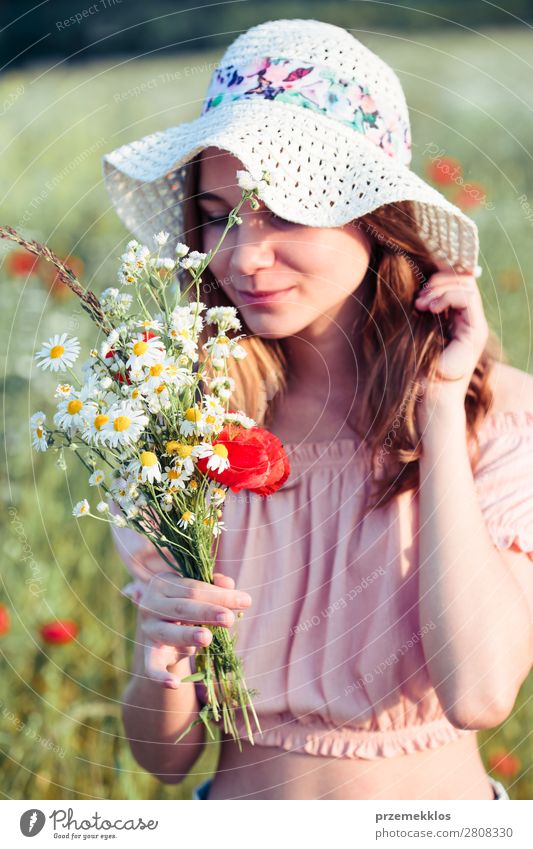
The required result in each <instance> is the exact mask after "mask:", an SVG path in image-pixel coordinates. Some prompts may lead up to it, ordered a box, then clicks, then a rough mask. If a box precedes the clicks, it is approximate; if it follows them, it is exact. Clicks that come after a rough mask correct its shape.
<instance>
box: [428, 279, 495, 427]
mask: <svg viewBox="0 0 533 849" xmlns="http://www.w3.org/2000/svg"><path fill="white" fill-rule="evenodd" d="M480 273H481V269H480V268H479V267H477V268H476V270H475V272H474V274H464V273H458V272H456V271H454V270H453V269H450V268H448V267H447V266H441V268H440V270H439V271H437V272H436V273H435V274H433V275H432V276H431V277H430V279H429V281H428V282H427V283H426V285H425V286H424V287H423V290H422V291H421V292H420V293H419V294H418V295H417V297H416V298H415V302H414V306H415V308H416V309H417V310H419V311H421V312H422V311H425V310H427V311H430V312H432V313H434V314H435V315H439V314H442V315H443V317H444V318H448V315H449V318H450V321H449V327H450V333H451V337H452V338H451V340H450V341H449V342H448V344H447V345H446V347H445V349H444V351H443V353H442V355H441V357H440V359H439V361H438V364H437V366H438V370H437V373H436V376H435V378H434V379H433V380H428V379H426V380H424V381H423V382H422V387H423V390H424V391H423V397H422V401H421V403H420V405H419V407H418V412H419V419H420V420H421V421H420V423H421V426H422V427H423V428H424V427H425V425H427V424H428V422H429V421H430V420H431V418H432V417H433V416H435V415H436V413H437V411H438V410H442V411H444V410H445V411H447V412H450V411H451V412H452V413H453V411H456V410H459V411H460V412H463V411H464V402H465V397H466V392H467V390H468V386H469V384H470V381H471V379H472V374H473V373H474V369H475V367H476V364H477V362H478V360H479V357H480V355H481V353H482V351H483V348H484V346H485V343H486V341H487V337H488V334H489V326H488V323H487V320H486V318H485V313H484V311H483V303H482V300H481V294H480V291H479V288H478V285H477V283H476V276H479V274H480ZM449 310H450V313H448V311H449Z"/></svg>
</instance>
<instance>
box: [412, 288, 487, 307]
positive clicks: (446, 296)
mask: <svg viewBox="0 0 533 849" xmlns="http://www.w3.org/2000/svg"><path fill="white" fill-rule="evenodd" d="M473 295H474V293H473V292H465V290H464V289H448V290H447V291H446V292H442V293H440V294H435V293H431V294H428V295H425V296H422V297H419V298H417V299H416V300H415V306H416V308H417V309H419V310H424V309H428V310H431V312H440V310H443V309H446V308H447V307H453V308H454V309H467V308H468V307H472V305H473V303H472V296H473Z"/></svg>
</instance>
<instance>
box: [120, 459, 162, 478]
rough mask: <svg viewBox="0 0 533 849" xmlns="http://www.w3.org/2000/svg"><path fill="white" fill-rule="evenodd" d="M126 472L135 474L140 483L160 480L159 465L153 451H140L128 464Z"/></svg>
mask: <svg viewBox="0 0 533 849" xmlns="http://www.w3.org/2000/svg"><path fill="white" fill-rule="evenodd" d="M128 472H129V473H130V474H133V475H136V476H137V480H139V481H140V482H141V483H146V482H147V481H148V482H149V483H154V481H160V480H161V466H160V465H159V460H158V459H157V454H154V452H153V451H141V453H140V454H139V457H138V458H137V459H135V460H132V461H131V463H129V464H128Z"/></svg>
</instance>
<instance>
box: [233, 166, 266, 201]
mask: <svg viewBox="0 0 533 849" xmlns="http://www.w3.org/2000/svg"><path fill="white" fill-rule="evenodd" d="M236 176H237V183H238V184H239V187H240V188H241V189H244V191H245V192H253V193H254V194H257V195H259V194H260V193H261V192H263V191H264V190H265V189H266V187H267V185H268V183H269V179H270V178H269V175H268V173H267V172H266V171H263V175H262V177H257V176H255V175H253V174H251V173H250V172H249V171H236Z"/></svg>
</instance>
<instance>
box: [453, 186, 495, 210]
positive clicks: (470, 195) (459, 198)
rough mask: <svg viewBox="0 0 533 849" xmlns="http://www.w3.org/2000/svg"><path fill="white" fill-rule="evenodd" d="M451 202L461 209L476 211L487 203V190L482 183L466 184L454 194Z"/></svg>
mask: <svg viewBox="0 0 533 849" xmlns="http://www.w3.org/2000/svg"><path fill="white" fill-rule="evenodd" d="M451 201H452V203H454V204H455V205H456V206H458V207H459V208H460V209H474V208H475V207H476V206H481V205H482V204H485V203H486V202H487V190H486V188H485V186H484V185H483V184H482V183H465V184H464V186H460V187H459V188H458V189H457V191H456V192H454V194H453V196H452V198H451Z"/></svg>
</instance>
